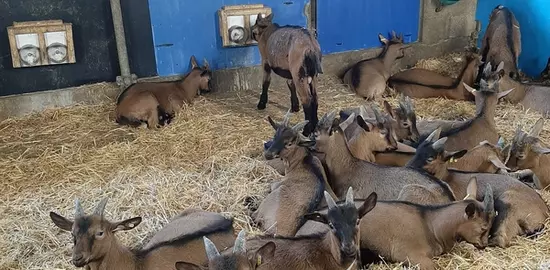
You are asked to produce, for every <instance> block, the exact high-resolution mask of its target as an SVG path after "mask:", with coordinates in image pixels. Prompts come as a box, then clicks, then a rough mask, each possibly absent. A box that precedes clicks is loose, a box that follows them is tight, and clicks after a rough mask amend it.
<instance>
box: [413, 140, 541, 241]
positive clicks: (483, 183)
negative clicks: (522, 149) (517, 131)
mask: <svg viewBox="0 0 550 270" xmlns="http://www.w3.org/2000/svg"><path fill="white" fill-rule="evenodd" d="M446 140H447V138H446V137H443V138H441V139H438V140H437V141H435V142H433V140H432V141H425V142H423V143H422V144H421V145H420V146H419V147H418V148H417V152H416V156H415V158H413V159H412V160H411V161H410V162H409V164H408V166H411V167H416V168H423V169H424V170H426V172H428V173H430V174H433V175H434V176H436V177H437V178H439V179H441V180H443V181H445V182H447V183H448V184H449V186H450V187H451V189H452V190H453V191H454V193H455V195H456V197H457V198H464V197H466V196H467V195H468V192H467V186H468V182H469V180H470V179H471V178H472V177H475V178H476V179H477V182H478V186H479V187H480V191H483V192H487V188H488V187H489V186H491V187H492V189H493V196H494V198H495V209H496V211H497V217H496V218H495V221H494V223H493V226H492V227H491V234H490V235H491V236H490V239H489V244H490V245H491V246H495V245H496V246H499V247H507V246H509V245H510V241H511V239H512V237H514V236H516V235H531V234H535V233H537V232H538V231H540V230H541V229H543V228H544V223H545V221H546V219H547V218H548V217H549V215H550V209H548V206H547V205H546V203H545V202H544V200H543V199H542V197H541V196H540V195H539V194H538V193H537V192H536V191H535V190H533V189H532V188H530V187H529V186H527V185H526V184H524V183H522V182H520V181H518V180H517V179H515V178H512V177H509V176H506V175H501V174H489V173H471V172H463V171H458V170H454V169H449V168H448V166H449V165H448V161H449V160H451V159H458V158H460V157H461V156H463V155H464V154H465V153H466V150H461V151H457V152H447V151H445V150H444V148H445V141H446ZM477 198H478V199H480V196H479V193H478V197H477Z"/></svg>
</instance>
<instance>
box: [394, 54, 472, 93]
mask: <svg viewBox="0 0 550 270" xmlns="http://www.w3.org/2000/svg"><path fill="white" fill-rule="evenodd" d="M480 64H481V59H480V57H479V56H476V55H474V56H471V57H468V58H467V60H466V65H465V66H464V68H463V69H462V72H461V73H460V75H459V76H458V77H457V78H456V79H454V78H451V77H447V76H443V75H441V74H439V73H437V72H435V71H431V70H427V69H422V68H415V69H408V70H404V71H401V72H398V73H396V74H394V75H392V76H391V77H390V78H389V80H388V86H389V87H391V88H393V89H394V90H395V91H396V92H398V93H402V94H404V95H406V96H409V97H414V98H437V97H444V98H448V99H454V100H468V101H473V100H474V96H473V95H472V93H470V92H469V91H468V90H467V89H465V87H464V85H463V84H462V83H466V84H468V85H473V83H474V81H475V78H476V76H477V72H478V66H479V65H480Z"/></svg>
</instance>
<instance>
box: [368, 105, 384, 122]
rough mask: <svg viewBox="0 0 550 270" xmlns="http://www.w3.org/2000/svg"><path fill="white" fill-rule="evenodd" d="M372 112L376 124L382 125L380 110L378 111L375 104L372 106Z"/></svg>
mask: <svg viewBox="0 0 550 270" xmlns="http://www.w3.org/2000/svg"><path fill="white" fill-rule="evenodd" d="M371 107H372V111H373V112H374V117H375V118H376V122H378V123H384V119H383V118H382V115H381V113H380V110H379V109H378V106H377V105H376V104H372V106H371Z"/></svg>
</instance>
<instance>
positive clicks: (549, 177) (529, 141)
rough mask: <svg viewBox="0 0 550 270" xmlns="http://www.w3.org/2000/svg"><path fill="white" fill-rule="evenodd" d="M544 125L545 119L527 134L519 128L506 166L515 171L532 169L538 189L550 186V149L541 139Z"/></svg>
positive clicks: (539, 121)
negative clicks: (536, 179)
mask: <svg viewBox="0 0 550 270" xmlns="http://www.w3.org/2000/svg"><path fill="white" fill-rule="evenodd" d="M543 125H544V118H540V119H539V120H538V121H537V122H536V123H535V125H534V126H533V127H532V128H531V131H530V132H529V133H525V132H524V131H523V130H521V127H519V128H518V129H517V130H516V134H515V136H514V139H513V141H512V146H511V149H510V153H509V156H508V158H507V159H508V160H507V162H506V165H508V166H509V167H510V168H511V169H512V170H513V171H516V170H518V169H530V170H531V171H533V172H534V173H535V175H536V176H537V178H538V181H535V186H536V188H538V189H546V188H547V187H548V186H550V156H549V155H548V154H550V149H549V148H548V147H547V146H546V145H545V144H544V143H543V142H542V141H541V140H540V139H539V135H540V132H541V131H542V127H543Z"/></svg>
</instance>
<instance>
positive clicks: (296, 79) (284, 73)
mask: <svg viewBox="0 0 550 270" xmlns="http://www.w3.org/2000/svg"><path fill="white" fill-rule="evenodd" d="M252 35H253V38H254V40H256V41H257V42H258V48H259V50H260V55H261V56H262V67H263V70H264V71H263V74H264V75H263V84H262V94H261V96H260V101H259V103H258V106H257V107H258V109H259V110H263V109H265V107H266V105H267V101H268V93H267V90H268V88H269V85H270V83H271V71H272V70H273V72H275V74H277V75H279V76H281V77H283V78H285V79H287V85H288V88H289V89H290V103H291V111H292V112H298V111H299V107H298V98H299V99H300V103H302V107H303V109H304V115H305V120H307V121H309V122H308V124H307V126H306V127H305V128H304V131H303V133H304V135H305V136H308V135H309V134H310V133H311V132H313V130H314V128H315V125H317V106H318V102H317V76H318V75H319V74H322V73H323V68H322V65H321V59H322V54H321V47H320V46H319V43H318V42H317V40H316V39H315V38H314V37H313V35H312V34H311V33H310V32H309V31H308V30H307V29H305V28H302V27H300V26H292V25H286V26H279V25H278V24H276V23H273V13H271V14H269V15H268V16H267V17H265V18H264V17H262V14H258V17H257V19H256V23H255V24H254V26H253V27H252Z"/></svg>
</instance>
